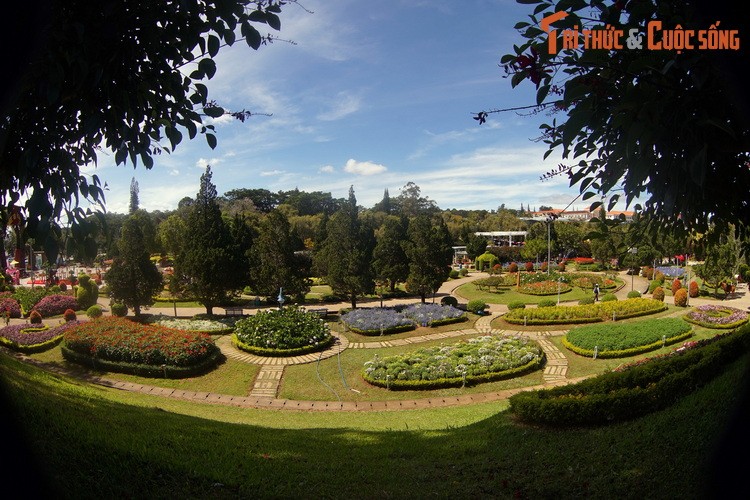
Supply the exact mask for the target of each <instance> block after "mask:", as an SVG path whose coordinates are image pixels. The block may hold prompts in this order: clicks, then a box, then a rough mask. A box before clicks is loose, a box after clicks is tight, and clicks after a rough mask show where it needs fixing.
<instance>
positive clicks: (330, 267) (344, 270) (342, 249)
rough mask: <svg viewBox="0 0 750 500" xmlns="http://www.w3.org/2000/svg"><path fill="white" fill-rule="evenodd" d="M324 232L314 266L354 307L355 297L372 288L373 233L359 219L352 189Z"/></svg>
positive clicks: (335, 290) (355, 303)
mask: <svg viewBox="0 0 750 500" xmlns="http://www.w3.org/2000/svg"><path fill="white" fill-rule="evenodd" d="M326 233H327V235H326V239H325V241H324V242H323V245H322V248H321V249H320V251H319V252H318V253H317V254H316V255H315V266H316V268H317V269H324V270H325V278H326V281H327V282H328V284H329V285H330V286H331V288H332V289H333V292H334V293H336V294H338V295H342V296H345V297H348V298H349V300H350V301H351V304H352V308H356V307H357V297H358V296H361V295H363V294H366V293H371V292H372V291H373V290H374V288H375V283H374V280H373V273H372V266H371V261H372V252H373V248H374V247H375V233H374V231H373V229H372V227H371V226H370V225H369V224H367V223H364V222H362V221H360V219H359V217H358V209H357V199H356V198H355V196H354V188H353V187H351V188H349V198H348V200H347V201H346V202H344V204H343V205H342V207H341V208H340V209H339V210H338V211H337V212H336V213H335V214H333V215H332V216H331V219H330V220H329V221H328V224H327V225H326Z"/></svg>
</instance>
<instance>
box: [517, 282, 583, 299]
mask: <svg viewBox="0 0 750 500" xmlns="http://www.w3.org/2000/svg"><path fill="white" fill-rule="evenodd" d="M558 287H559V291H560V293H566V292H569V291H570V290H571V288H570V285H568V284H567V283H564V282H562V281H559V282H558V281H551V280H550V281H537V282H534V283H523V284H522V285H521V286H519V287H518V291H519V292H521V293H526V294H528V295H557V292H558Z"/></svg>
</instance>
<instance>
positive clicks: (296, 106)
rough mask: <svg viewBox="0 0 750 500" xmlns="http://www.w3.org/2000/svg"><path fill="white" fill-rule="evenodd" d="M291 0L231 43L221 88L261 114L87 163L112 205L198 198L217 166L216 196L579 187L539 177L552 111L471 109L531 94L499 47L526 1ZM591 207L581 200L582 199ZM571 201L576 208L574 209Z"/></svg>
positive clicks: (547, 166) (366, 202) (558, 202)
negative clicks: (213, 142) (146, 165)
mask: <svg viewBox="0 0 750 500" xmlns="http://www.w3.org/2000/svg"><path fill="white" fill-rule="evenodd" d="M302 5H304V7H305V8H306V9H308V10H310V11H313V13H309V12H306V11H305V10H304V9H302V8H300V7H299V6H297V5H289V6H286V7H285V8H284V11H283V13H282V15H281V21H282V27H281V32H279V33H278V36H279V37H281V38H285V39H290V40H293V41H294V42H295V44H290V43H284V42H280V41H278V42H275V43H273V44H271V45H269V46H265V47H261V49H260V50H259V51H257V52H256V51H253V50H252V49H250V48H248V47H247V45H246V44H244V43H239V42H238V43H236V44H235V46H234V47H231V48H225V49H223V51H222V52H221V53H220V54H219V56H218V57H217V66H218V70H217V73H216V75H215V76H214V78H213V79H211V80H210V81H209V82H208V86H209V92H210V94H209V95H210V98H212V99H215V100H216V101H218V102H219V103H220V104H221V105H223V106H225V107H227V108H230V109H232V110H240V109H248V110H251V111H254V112H259V113H270V114H272V116H270V117H267V116H255V117H252V118H250V119H249V120H247V121H246V122H244V123H241V122H239V121H236V120H231V119H226V120H225V119H219V120H216V121H215V125H216V129H217V136H218V146H217V147H216V149H214V150H212V149H210V148H209V147H208V145H207V144H206V142H205V140H204V139H203V138H201V137H198V138H196V139H195V140H193V141H186V142H183V143H182V144H180V145H179V146H178V148H177V150H176V151H175V152H174V153H172V154H170V155H161V156H157V157H155V165H154V167H153V169H151V170H145V169H143V168H142V166H139V167H138V168H137V169H135V170H134V169H133V168H132V167H130V166H126V167H123V166H120V167H116V166H114V162H113V158H112V156H111V155H102V157H101V158H100V160H99V162H98V167H97V168H95V169H93V168H91V167H88V168H87V169H86V171H87V172H90V173H91V172H95V173H97V175H99V177H100V178H101V179H102V180H103V181H106V182H107V185H108V186H109V191H108V192H107V209H108V210H109V211H112V212H120V213H124V212H127V208H128V200H129V187H130V181H131V179H132V178H133V177H135V178H136V180H137V181H138V183H139V190H140V192H139V198H140V205H141V208H145V209H147V210H171V209H174V208H176V206H177V202H178V201H179V200H180V199H182V198H183V197H185V196H191V197H194V196H195V194H196V192H197V191H198V186H199V180H200V176H201V174H202V173H203V172H204V170H205V166H206V165H207V164H210V165H211V169H212V172H213V181H214V183H215V184H216V186H217V190H218V192H219V194H224V193H225V192H227V191H229V190H231V189H235V188H265V189H269V190H271V191H279V190H289V189H294V188H299V189H300V190H304V191H324V192H330V193H331V194H332V195H333V196H334V197H336V198H339V197H346V196H347V192H348V189H349V186H354V190H355V193H356V196H357V200H358V202H359V203H360V204H361V205H363V206H366V207H369V206H372V205H373V204H375V203H376V202H378V201H379V200H380V199H381V198H382V196H383V191H384V190H385V189H388V190H389V193H390V195H391V196H397V195H398V193H399V189H400V188H401V187H403V186H404V185H405V184H406V183H407V182H410V181H411V182H415V183H416V184H418V185H419V186H420V188H421V190H422V194H423V195H424V196H427V197H429V198H430V199H432V200H435V201H436V202H437V204H438V206H439V207H440V208H442V209H448V208H464V209H487V210H494V209H496V208H497V207H498V206H499V205H500V204H502V203H505V204H506V206H508V207H509V208H518V207H519V206H520V205H521V204H522V203H523V204H524V205H530V206H531V207H532V208H533V207H535V206H536V207H538V206H539V205H552V206H555V207H563V206H565V205H567V204H568V203H570V202H571V201H572V200H573V199H574V198H575V197H576V195H577V194H578V190H577V188H569V187H568V181H567V179H566V178H559V179H554V180H551V181H544V182H542V181H540V180H539V177H540V176H541V175H542V174H543V173H545V172H546V171H549V170H551V169H552V168H554V167H555V166H556V165H557V164H558V163H559V162H560V158H559V156H557V157H556V155H551V156H550V158H549V159H548V160H547V161H543V160H542V155H543V153H544V151H545V147H544V145H543V144H538V143H535V142H533V141H532V140H531V139H532V138H533V137H536V136H537V135H538V134H539V129H538V127H539V124H540V123H541V122H542V121H545V120H549V119H550V118H549V117H547V116H544V115H539V116H518V115H516V114H514V113H503V114H495V115H491V117H490V119H489V120H488V122H487V123H486V124H484V125H482V126H479V125H478V124H477V122H476V121H475V120H473V119H472V112H478V111H481V110H483V109H490V108H504V107H511V106H522V105H528V104H533V102H534V94H535V89H534V87H533V85H532V84H530V83H529V82H526V84H522V85H521V86H519V87H518V88H516V89H512V88H511V85H510V80H509V79H507V78H503V75H504V73H503V70H502V68H500V67H499V61H500V57H501V56H502V55H503V54H505V53H506V52H509V51H510V50H511V49H512V46H513V44H514V43H519V42H520V41H521V38H520V35H518V34H517V33H516V32H515V30H513V25H514V24H515V23H516V22H518V21H521V20H524V19H526V16H527V15H528V13H529V12H530V9H529V7H528V6H523V5H518V4H516V3H515V0H463V1H460V2H456V1H447V0H446V1H444V0H427V1H419V0H411V1H401V0H382V1H378V2H368V1H364V0H302ZM585 205H586V204H585V203H583V202H580V201H579V202H576V204H575V206H576V207H577V208H582V207H584V206H585ZM571 208H572V207H571Z"/></svg>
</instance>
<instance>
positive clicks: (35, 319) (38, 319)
mask: <svg viewBox="0 0 750 500" xmlns="http://www.w3.org/2000/svg"><path fill="white" fill-rule="evenodd" d="M29 323H31V324H32V325H40V324H41V323H42V315H41V314H39V311H37V310H34V311H31V314H29Z"/></svg>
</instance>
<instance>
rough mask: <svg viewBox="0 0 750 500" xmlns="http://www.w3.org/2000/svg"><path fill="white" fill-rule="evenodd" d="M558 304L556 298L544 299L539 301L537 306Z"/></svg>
mask: <svg viewBox="0 0 750 500" xmlns="http://www.w3.org/2000/svg"><path fill="white" fill-rule="evenodd" d="M556 305H557V301H556V300H552V299H544V300H540V301H539V304H537V307H555V306H556Z"/></svg>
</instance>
